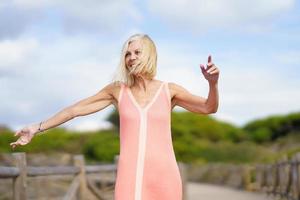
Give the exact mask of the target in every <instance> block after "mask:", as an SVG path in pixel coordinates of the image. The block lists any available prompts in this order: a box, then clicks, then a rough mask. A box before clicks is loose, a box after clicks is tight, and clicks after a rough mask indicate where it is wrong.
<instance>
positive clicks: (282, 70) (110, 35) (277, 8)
mask: <svg viewBox="0 0 300 200" xmlns="http://www.w3.org/2000/svg"><path fill="white" fill-rule="evenodd" d="M299 11H300V5H299V1H296V0H253V1H238V0H189V1H184V0H164V1H159V0H151V1H150V0H143V1H137V0H109V1H108V0H87V1H79V0H72V1H71V0H64V1H61V0H39V1H36V0H0V27H1V28H0V90H1V93H0V95H1V96H0V97H1V104H0V124H2V125H5V126H8V127H9V128H11V129H13V130H17V129H20V128H22V127H24V126H26V125H29V124H34V123H39V122H40V121H44V120H46V119H49V118H50V117H52V116H54V114H56V113H58V112H59V111H61V110H62V109H64V108H65V107H68V106H70V105H72V104H74V103H76V102H78V101H80V100H82V99H84V98H87V97H89V96H92V95H94V94H96V93H97V92H98V91H100V90H101V89H102V88H103V87H104V86H106V85H107V84H109V83H110V80H111V78H112V76H113V74H114V72H115V70H116V69H117V66H118V63H119V60H120V55H121V48H122V45H123V43H124V42H125V40H126V39H127V38H128V37H129V36H131V35H133V34H135V33H145V34H148V35H149V36H150V37H151V38H152V39H153V41H154V42H155V45H156V47H157V53H158V65H157V75H156V77H155V78H156V79H159V80H163V81H167V82H174V83H177V84H179V85H181V86H182V87H184V88H185V89H187V90H188V91H189V92H191V93H192V94H194V95H198V96H202V97H206V98H207V96H208V91H209V85H208V82H207V81H206V79H205V78H204V76H203V74H202V73H201V70H200V67H199V66H200V64H206V63H207V57H208V55H212V61H213V63H214V64H215V65H216V66H217V67H218V69H219V70H220V75H219V83H218V89H219V109H218V111H217V113H214V114H211V116H212V117H214V118H216V119H218V120H221V121H225V122H229V123H232V124H234V125H237V126H243V125H244V124H246V123H247V122H249V121H251V120H254V119H259V118H264V117H267V116H270V115H277V114H278V115H285V114H288V113H290V112H297V111H299V108H300V93H299V86H300V79H299V74H300V68H299V63H300V12H299ZM113 109H114V107H113V105H111V106H108V107H106V108H105V109H103V110H101V111H99V112H97V113H93V114H91V115H86V116H81V117H78V118H74V119H72V120H70V121H67V122H65V123H64V124H61V125H60V126H62V127H66V128H68V129H72V130H76V131H92V130H97V129H102V128H109V127H110V125H111V124H110V123H108V122H107V121H106V120H105V118H106V117H107V116H108V115H109V114H110V113H111V112H112V111H113ZM174 111H184V109H183V108H181V107H179V106H176V107H175V108H174Z"/></svg>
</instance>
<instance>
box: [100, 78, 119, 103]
mask: <svg viewBox="0 0 300 200" xmlns="http://www.w3.org/2000/svg"><path fill="white" fill-rule="evenodd" d="M120 89H121V84H120V83H119V82H111V83H109V84H107V85H106V86H105V87H104V88H103V90H104V91H105V92H106V93H107V94H108V95H110V96H111V98H112V102H113V104H114V106H115V107H116V108H117V105H118V96H119V93H120Z"/></svg>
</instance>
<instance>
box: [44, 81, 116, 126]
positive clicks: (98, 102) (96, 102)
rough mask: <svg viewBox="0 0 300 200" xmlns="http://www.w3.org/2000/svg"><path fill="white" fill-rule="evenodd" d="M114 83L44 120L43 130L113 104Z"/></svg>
mask: <svg viewBox="0 0 300 200" xmlns="http://www.w3.org/2000/svg"><path fill="white" fill-rule="evenodd" d="M112 87H113V86H112V84H109V85H107V86H106V87H104V88H103V89H102V90H100V91H99V92H98V93H97V94H95V95H93V96H90V97H88V98H85V99H83V100H81V101H79V102H77V103H75V104H73V105H71V106H69V107H66V108H65V109H63V110H62V111H60V112H58V113H57V114H55V115H54V116H53V117H51V118H49V119H48V120H46V121H44V122H43V123H42V125H41V129H42V130H47V129H50V128H53V127H56V126H58V125H60V124H63V123H65V122H66V121H69V120H71V119H73V118H75V117H79V116H84V115H89V114H92V113H95V112H98V111H100V110H102V109H104V108H106V107H107V106H109V105H110V104H112V101H113V96H112V95H111V92H110V91H111V89H112Z"/></svg>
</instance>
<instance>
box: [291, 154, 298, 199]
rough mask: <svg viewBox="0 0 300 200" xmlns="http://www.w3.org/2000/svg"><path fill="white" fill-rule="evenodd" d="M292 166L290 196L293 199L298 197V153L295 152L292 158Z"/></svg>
mask: <svg viewBox="0 0 300 200" xmlns="http://www.w3.org/2000/svg"><path fill="white" fill-rule="evenodd" d="M292 162H294V164H293V167H292V174H293V177H292V197H293V198H294V199H300V172H299V171H300V153H297V154H296V155H295V156H294V157H293V159H292Z"/></svg>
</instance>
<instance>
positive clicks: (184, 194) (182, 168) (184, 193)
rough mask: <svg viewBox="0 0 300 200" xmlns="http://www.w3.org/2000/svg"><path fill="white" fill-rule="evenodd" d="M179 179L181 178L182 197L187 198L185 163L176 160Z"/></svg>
mask: <svg viewBox="0 0 300 200" xmlns="http://www.w3.org/2000/svg"><path fill="white" fill-rule="evenodd" d="M178 166H179V170H180V174H181V179H182V199H183V200H187V186H186V185H187V171H186V164H184V163H182V162H178Z"/></svg>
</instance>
